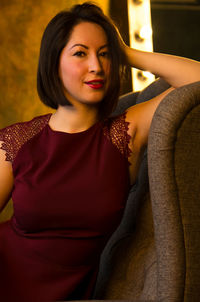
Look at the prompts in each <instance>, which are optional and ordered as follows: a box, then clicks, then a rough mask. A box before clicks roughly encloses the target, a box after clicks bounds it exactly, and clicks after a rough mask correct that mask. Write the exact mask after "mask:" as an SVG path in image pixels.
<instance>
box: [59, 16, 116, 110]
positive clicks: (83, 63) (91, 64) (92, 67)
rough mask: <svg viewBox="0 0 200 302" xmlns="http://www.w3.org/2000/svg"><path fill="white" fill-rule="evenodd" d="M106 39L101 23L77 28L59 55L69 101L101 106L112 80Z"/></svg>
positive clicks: (86, 24)
mask: <svg viewBox="0 0 200 302" xmlns="http://www.w3.org/2000/svg"><path fill="white" fill-rule="evenodd" d="M110 65H111V60H110V55H109V52H108V40H107V36H106V34H105V32H104V30H103V29H102V27H100V26H99V25H98V24H95V23H89V22H82V23H80V24H78V25H76V26H75V27H74V29H73V31H72V34H71V36H70V39H69V41H68V43H67V44H66V46H65V47H64V48H63V50H62V52H61V56H60V65H59V76H60V78H61V80H62V84H63V86H64V91H65V95H66V98H67V99H68V101H69V102H70V103H71V104H72V105H75V104H76V103H77V102H79V103H80V102H81V103H84V104H96V103H99V102H100V101H101V100H102V99H103V97H104V96H105V94H106V92H107V89H108V85H109V81H110Z"/></svg>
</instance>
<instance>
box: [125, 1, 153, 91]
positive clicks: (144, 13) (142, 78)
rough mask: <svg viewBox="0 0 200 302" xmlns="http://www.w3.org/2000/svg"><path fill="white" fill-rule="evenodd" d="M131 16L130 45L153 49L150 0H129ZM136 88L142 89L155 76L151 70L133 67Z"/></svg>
mask: <svg viewBox="0 0 200 302" xmlns="http://www.w3.org/2000/svg"><path fill="white" fill-rule="evenodd" d="M127 1H128V5H127V6H128V16H129V36H130V46H131V47H133V48H135V49H139V50H143V51H153V43H152V27H151V11H150V0H127ZM132 79H133V80H132V81H133V89H134V90H142V89H143V88H145V87H146V86H147V85H149V84H150V83H151V82H152V81H154V79H155V77H154V75H152V74H151V73H150V72H146V71H140V70H138V69H135V68H133V69H132Z"/></svg>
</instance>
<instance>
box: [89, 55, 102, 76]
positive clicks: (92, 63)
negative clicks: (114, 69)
mask: <svg viewBox="0 0 200 302" xmlns="http://www.w3.org/2000/svg"><path fill="white" fill-rule="evenodd" d="M89 72H95V73H102V72H103V68H102V63H101V61H100V59H99V57H98V56H97V55H93V56H91V57H90V58H89Z"/></svg>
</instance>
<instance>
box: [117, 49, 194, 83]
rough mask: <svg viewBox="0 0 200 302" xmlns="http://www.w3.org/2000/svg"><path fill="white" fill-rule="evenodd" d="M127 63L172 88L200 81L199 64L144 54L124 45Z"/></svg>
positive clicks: (179, 58) (169, 56)
mask: <svg viewBox="0 0 200 302" xmlns="http://www.w3.org/2000/svg"><path fill="white" fill-rule="evenodd" d="M123 47H124V51H125V55H126V59H127V63H128V64H129V65H130V66H132V67H135V68H138V69H141V70H146V71H149V72H151V73H153V74H154V75H156V76H159V77H161V78H163V79H164V80H165V81H166V82H168V83H169V84H170V85H171V86H173V87H174V88H177V87H180V86H183V85H186V84H189V83H192V82H196V81H199V80H200V62H198V61H195V60H191V59H187V58H183V57H179V56H174V55H168V54H163V53H156V52H145V51H140V50H136V49H133V48H130V47H128V46H126V45H125V44H124V46H123Z"/></svg>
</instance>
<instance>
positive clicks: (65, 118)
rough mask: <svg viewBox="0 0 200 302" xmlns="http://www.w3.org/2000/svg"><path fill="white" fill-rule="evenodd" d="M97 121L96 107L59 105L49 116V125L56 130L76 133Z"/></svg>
mask: <svg viewBox="0 0 200 302" xmlns="http://www.w3.org/2000/svg"><path fill="white" fill-rule="evenodd" d="M97 121H98V108H97V107H91V106H84V107H82V108H75V107H74V106H59V107H58V109H57V110H56V112H55V113H54V114H53V115H52V116H51V118H50V121H49V126H50V127H51V128H52V129H53V130H56V131H62V132H68V133H76V132H81V131H85V130H87V129H89V128H90V127H91V126H93V125H94V124H95V123H96V122H97Z"/></svg>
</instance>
